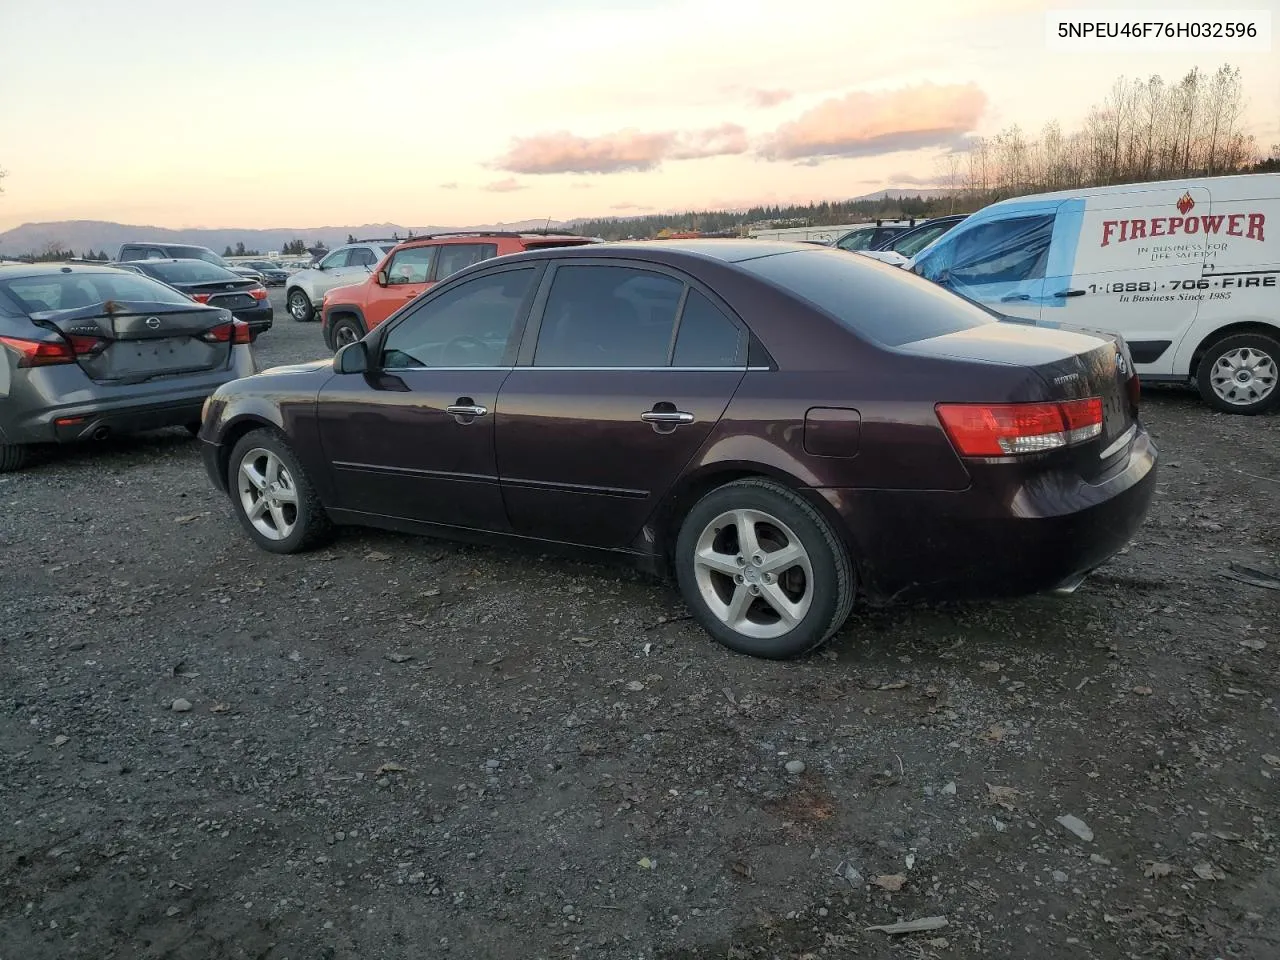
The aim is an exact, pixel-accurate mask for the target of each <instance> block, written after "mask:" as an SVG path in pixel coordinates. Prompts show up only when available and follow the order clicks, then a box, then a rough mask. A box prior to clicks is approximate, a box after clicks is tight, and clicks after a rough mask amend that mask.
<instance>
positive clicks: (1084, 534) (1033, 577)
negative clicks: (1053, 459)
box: [814, 430, 1158, 601]
mask: <svg viewBox="0 0 1280 960" xmlns="http://www.w3.org/2000/svg"><path fill="white" fill-rule="evenodd" d="M1157 457H1158V454H1157V451H1156V448H1155V446H1154V444H1153V443H1152V442H1151V438H1150V436H1149V435H1148V434H1147V432H1146V431H1145V430H1139V432H1138V433H1137V435H1136V436H1135V438H1134V440H1133V444H1132V446H1131V448H1130V451H1129V456H1128V460H1127V461H1126V462H1125V463H1124V464H1123V466H1122V467H1120V468H1119V469H1117V470H1113V471H1112V472H1111V473H1110V474H1109V475H1108V476H1107V477H1106V478H1105V479H1104V480H1102V481H1100V482H1098V483H1088V482H1085V481H1083V480H1081V479H1080V478H1079V477H1076V478H1075V479H1074V480H1072V479H1071V478H1070V477H1067V476H1065V475H1064V476H1060V477H1059V476H1055V477H1054V479H1053V480H1052V481H1045V479H1044V477H1043V476H1042V477H1041V478H1040V481H1039V482H1029V483H1025V484H1024V485H1022V486H1020V487H1017V488H1016V489H1014V490H1013V491H1012V492H1011V495H1004V496H993V495H992V492H991V491H988V490H983V489H979V488H974V487H971V488H970V489H968V490H964V491H958V492H944V491H890V490H833V489H823V490H815V491H814V493H816V494H818V495H820V496H821V497H822V499H823V500H825V501H826V504H827V506H828V507H829V508H830V510H832V511H834V512H835V513H836V514H837V515H839V516H840V517H841V518H842V519H843V521H844V523H845V526H846V528H847V530H848V534H849V540H850V543H851V546H852V548H853V550H854V553H855V561H856V563H857V566H858V572H859V575H860V577H861V579H862V583H861V589H862V590H863V592H864V593H865V594H866V595H867V596H868V598H869V599H872V600H880V601H884V600H891V599H892V600H896V599H929V600H967V599H993V598H997V597H1010V596H1022V595H1026V594H1031V593H1040V592H1043V591H1049V590H1056V589H1061V588H1067V587H1071V586H1072V585H1073V584H1074V583H1075V582H1078V580H1079V578H1080V577H1081V576H1083V575H1085V574H1087V573H1089V572H1090V571H1092V570H1094V569H1095V568H1097V567H1098V566H1100V565H1102V564H1103V563H1104V562H1106V561H1107V560H1109V559H1110V558H1111V557H1113V556H1115V554H1116V553H1118V552H1119V551H1120V550H1121V549H1123V547H1124V546H1125V544H1126V543H1128V542H1129V540H1130V539H1131V538H1132V536H1133V534H1134V533H1135V532H1136V531H1137V529H1138V528H1139V527H1140V526H1141V525H1142V521H1143V519H1144V518H1145V516H1146V513H1147V509H1148V507H1149V506H1150V503H1151V497H1152V495H1153V494H1154V492H1155V483H1156V461H1157ZM1008 493H1009V491H1006V494H1008Z"/></svg>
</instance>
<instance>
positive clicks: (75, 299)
mask: <svg viewBox="0 0 1280 960" xmlns="http://www.w3.org/2000/svg"><path fill="white" fill-rule="evenodd" d="M0 292H3V293H5V294H8V296H9V297H10V298H11V299H13V300H16V301H17V302H18V304H19V305H20V306H21V307H22V308H23V309H24V310H25V311H26V312H27V313H42V312H46V311H50V310H75V309H78V308H80V307H91V306H93V305H94V304H98V303H105V302H106V301H108V300H120V301H123V302H126V303H130V302H132V303H171V304H175V305H185V306H191V301H190V300H189V299H188V298H187V297H185V296H183V295H182V294H181V293H179V292H178V291H177V290H174V289H173V288H172V287H166V286H165V285H164V284H162V283H156V281H154V280H152V279H151V278H150V277H143V276H139V275H138V274H136V273H125V272H124V271H123V270H112V271H110V272H105V271H104V272H103V273H78V272H77V273H44V274H39V275H37V276H32V277H15V278H14V279H12V280H6V281H0Z"/></svg>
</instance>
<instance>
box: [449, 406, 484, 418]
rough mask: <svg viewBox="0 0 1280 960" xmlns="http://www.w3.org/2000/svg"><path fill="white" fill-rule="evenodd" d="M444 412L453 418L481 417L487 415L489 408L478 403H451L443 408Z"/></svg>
mask: <svg viewBox="0 0 1280 960" xmlns="http://www.w3.org/2000/svg"><path fill="white" fill-rule="evenodd" d="M444 412H445V413H450V414H453V416H455V417H483V416H485V415H487V414H488V412H489V408H488V407H482V406H480V404H478V403H451V404H450V405H449V406H447V407H445V408H444Z"/></svg>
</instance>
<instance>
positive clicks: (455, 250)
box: [436, 243, 497, 280]
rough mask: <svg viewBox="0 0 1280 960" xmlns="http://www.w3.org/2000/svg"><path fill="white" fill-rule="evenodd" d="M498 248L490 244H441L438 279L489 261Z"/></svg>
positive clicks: (437, 270) (437, 265)
mask: <svg viewBox="0 0 1280 960" xmlns="http://www.w3.org/2000/svg"><path fill="white" fill-rule="evenodd" d="M496 250H497V248H496V247H495V246H494V245H493V244H488V243H446V244H441V246H440V253H439V254H438V255H437V257H436V260H437V262H436V279H437V280H443V279H444V278H445V277H451V276H453V275H454V274H455V273H457V272H458V271H459V270H462V269H464V268H466V267H469V266H471V265H472V264H473V263H479V262H480V261H481V260H487V259H488V258H489V257H492V256H493V254H494V252H495V251H496Z"/></svg>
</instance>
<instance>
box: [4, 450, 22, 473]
mask: <svg viewBox="0 0 1280 960" xmlns="http://www.w3.org/2000/svg"><path fill="white" fill-rule="evenodd" d="M26 463H27V448H26V447H22V446H19V445H18V444H16V443H0V473H13V472H14V471H15V470H21V469H22V468H23V467H24V466H25V465H26Z"/></svg>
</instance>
